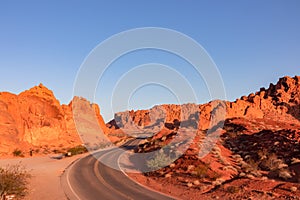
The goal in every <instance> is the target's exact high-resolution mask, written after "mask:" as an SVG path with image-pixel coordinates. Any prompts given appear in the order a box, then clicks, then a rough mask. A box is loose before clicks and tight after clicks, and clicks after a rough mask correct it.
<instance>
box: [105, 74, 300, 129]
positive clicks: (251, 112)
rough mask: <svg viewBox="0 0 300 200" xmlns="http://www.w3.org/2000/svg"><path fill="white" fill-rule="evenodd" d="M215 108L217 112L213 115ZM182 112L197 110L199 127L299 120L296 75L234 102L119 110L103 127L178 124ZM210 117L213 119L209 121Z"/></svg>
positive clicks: (299, 93)
mask: <svg viewBox="0 0 300 200" xmlns="http://www.w3.org/2000/svg"><path fill="white" fill-rule="evenodd" d="M155 109H156V110H157V109H159V110H160V111H161V112H163V113H164V115H165V117H164V119H163V122H162V119H161V116H159V115H161V114H159V112H157V111H154V110H155ZM218 111H219V114H218V115H216V112H218ZM184 113H190V114H195V113H198V115H199V116H198V120H199V121H198V128H199V129H200V130H205V129H209V128H212V127H213V126H214V125H216V124H217V123H218V122H219V121H221V120H224V119H228V118H236V117H243V118H249V119H255V118H272V119H273V120H279V121H286V120H288V121H289V122H295V123H299V121H300V76H295V77H293V78H292V77H289V76H286V77H283V78H280V79H279V81H278V82H277V84H275V85H274V84H272V83H271V84H270V86H269V88H268V89H265V88H261V89H260V91H258V92H256V93H251V94H249V95H248V96H242V97H241V98H240V99H237V100H236V101H234V102H229V101H220V100H215V101H212V102H209V103H206V104H201V105H196V104H186V105H174V104H171V105H160V106H155V107H153V108H152V109H149V110H137V111H133V110H132V111H125V112H119V113H116V114H115V117H114V120H112V121H110V122H109V123H108V124H107V126H108V127H109V128H110V129H118V128H122V129H124V128H125V129H130V128H131V127H146V126H149V125H150V124H155V123H156V120H159V121H160V123H165V124H170V123H171V124H172V123H174V122H175V123H176V122H177V123H178V121H180V122H182V121H184V119H186V118H188V116H183V115H185V114H184ZM151 115H152V116H151ZM155 115H156V116H155ZM211 119H212V120H215V121H211ZM151 120H152V121H151ZM153 120H154V121H153Z"/></svg>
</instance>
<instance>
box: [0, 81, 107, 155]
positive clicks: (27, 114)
mask: <svg viewBox="0 0 300 200" xmlns="http://www.w3.org/2000/svg"><path fill="white" fill-rule="evenodd" d="M77 99H80V101H76V100H77ZM74 101H76V107H77V108H78V109H79V110H80V109H85V110H89V109H90V110H92V112H93V115H94V116H96V118H97V121H98V123H99V124H100V126H101V127H103V129H105V128H106V127H105V123H104V121H103V119H102V116H101V115H100V108H99V106H98V105H96V104H91V103H90V102H89V101H87V100H86V99H83V98H79V97H74V99H73V100H72V101H71V102H70V103H69V105H61V104H60V102H59V101H58V100H57V99H56V98H55V96H54V94H53V92H52V91H51V90H49V89H48V88H46V87H45V86H44V85H42V84H39V85H38V86H35V87H33V88H31V89H29V90H26V91H24V92H21V93H20V94H19V95H15V94H11V93H9V92H1V93H0V130H1V132H0V155H11V152H13V151H14V150H15V149H20V150H21V151H22V152H24V153H28V152H29V150H30V149H36V151H39V153H52V151H61V150H63V149H66V148H68V147H74V146H76V145H80V144H82V143H83V142H82V141H81V139H80V137H79V135H78V134H77V130H76V126H75V123H74V117H73V111H72V109H73V107H72V105H73V102H74ZM85 123H87V122H82V124H85ZM40 151H43V152H40Z"/></svg>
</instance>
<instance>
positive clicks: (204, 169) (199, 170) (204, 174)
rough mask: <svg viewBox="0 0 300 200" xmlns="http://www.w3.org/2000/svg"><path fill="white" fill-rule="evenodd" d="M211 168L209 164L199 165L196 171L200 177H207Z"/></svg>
mask: <svg viewBox="0 0 300 200" xmlns="http://www.w3.org/2000/svg"><path fill="white" fill-rule="evenodd" d="M208 170H209V167H208V166H207V165H204V164H203V165H199V166H197V167H196V168H195V173H196V176H197V177H198V178H205V177H207V172H208Z"/></svg>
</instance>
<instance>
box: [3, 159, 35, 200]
mask: <svg viewBox="0 0 300 200" xmlns="http://www.w3.org/2000/svg"><path fill="white" fill-rule="evenodd" d="M30 177H31V175H30V174H29V173H28V172H27V171H26V170H25V168H24V167H22V166H21V165H19V164H17V165H10V166H7V167H6V168H1V167H0V199H1V200H4V199H5V198H6V196H7V195H15V197H17V198H23V197H24V196H26V194H27V191H28V181H29V179H30Z"/></svg>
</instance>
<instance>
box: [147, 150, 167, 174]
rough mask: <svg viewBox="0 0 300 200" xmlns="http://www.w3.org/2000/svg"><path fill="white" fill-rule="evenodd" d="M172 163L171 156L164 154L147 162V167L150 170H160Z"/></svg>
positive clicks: (157, 155) (157, 154)
mask: <svg viewBox="0 0 300 200" xmlns="http://www.w3.org/2000/svg"><path fill="white" fill-rule="evenodd" d="M171 162H172V159H171V158H170V156H167V155H166V154H164V153H159V152H158V153H156V154H155V155H154V157H153V158H152V159H150V160H148V161H147V167H148V168H149V169H150V170H158V169H160V168H163V167H165V166H167V165H169V164H170V163H171Z"/></svg>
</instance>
